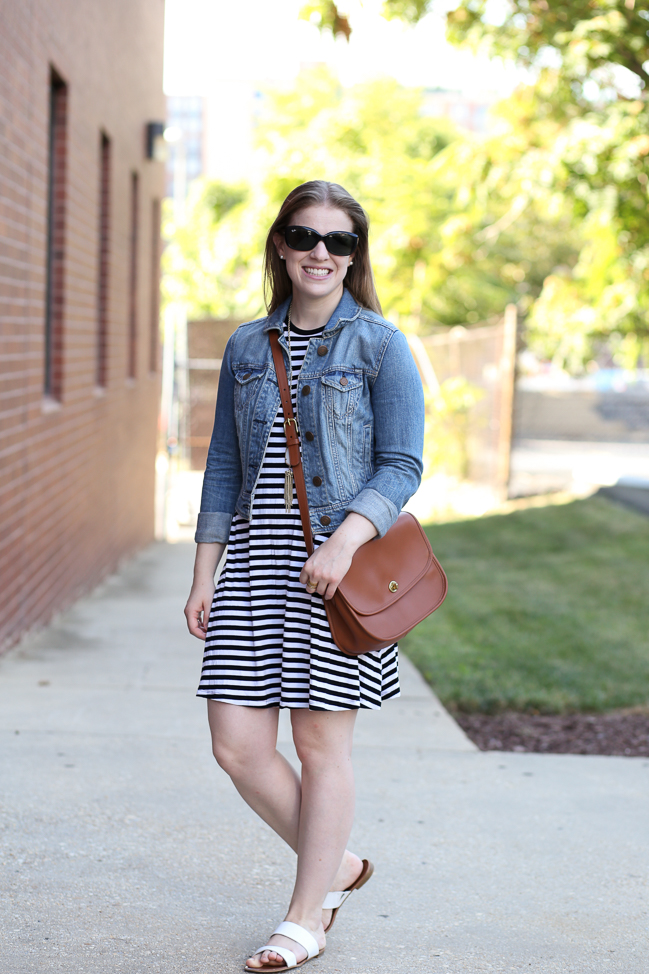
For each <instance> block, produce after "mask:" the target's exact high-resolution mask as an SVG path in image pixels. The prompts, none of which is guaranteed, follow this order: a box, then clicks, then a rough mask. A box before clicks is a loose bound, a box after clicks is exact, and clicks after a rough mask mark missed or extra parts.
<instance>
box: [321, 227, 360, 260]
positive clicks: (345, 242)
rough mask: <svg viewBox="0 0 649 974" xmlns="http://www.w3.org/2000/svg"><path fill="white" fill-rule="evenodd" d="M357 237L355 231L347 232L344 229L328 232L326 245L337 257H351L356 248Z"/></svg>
mask: <svg viewBox="0 0 649 974" xmlns="http://www.w3.org/2000/svg"><path fill="white" fill-rule="evenodd" d="M356 241H357V238H356V236H355V235H354V234H353V233H345V231H344V230H335V231H334V232H333V233H328V234H327V236H326V237H325V245H326V247H327V250H328V251H329V253H330V254H335V255H336V257H349V255H350V254H353V253H354V250H355V249H356Z"/></svg>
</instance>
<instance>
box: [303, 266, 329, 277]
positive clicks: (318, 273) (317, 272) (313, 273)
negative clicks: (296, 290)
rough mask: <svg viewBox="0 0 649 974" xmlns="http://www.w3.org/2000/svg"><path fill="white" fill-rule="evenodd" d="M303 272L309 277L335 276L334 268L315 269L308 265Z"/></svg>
mask: <svg viewBox="0 0 649 974" xmlns="http://www.w3.org/2000/svg"><path fill="white" fill-rule="evenodd" d="M302 270H303V271H304V272H305V273H306V274H308V275H309V277H329V275H330V274H333V268H331V267H314V266H313V265H308V266H306V267H302Z"/></svg>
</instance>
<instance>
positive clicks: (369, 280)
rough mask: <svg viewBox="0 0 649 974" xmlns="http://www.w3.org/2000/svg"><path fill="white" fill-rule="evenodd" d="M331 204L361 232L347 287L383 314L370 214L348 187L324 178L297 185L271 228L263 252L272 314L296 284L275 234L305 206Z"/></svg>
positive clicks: (367, 305) (361, 302)
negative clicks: (373, 259)
mask: <svg viewBox="0 0 649 974" xmlns="http://www.w3.org/2000/svg"><path fill="white" fill-rule="evenodd" d="M314 204H318V205H321V206H330V207H331V208H332V209H336V210H342V211H343V213H346V214H347V216H348V217H349V218H350V220H351V221H352V225H353V227H354V233H357V234H358V244H357V246H356V250H355V251H354V263H353V264H352V265H351V267H350V268H349V269H348V271H347V275H346V277H345V287H346V288H347V290H348V291H349V292H350V294H351V295H352V297H353V298H354V300H355V301H356V302H357V303H358V304H360V305H361V307H363V308H369V309H370V311H375V312H376V313H377V314H378V315H382V314H383V312H382V311H381V304H380V302H379V296H378V294H377V293H376V287H375V286H374V275H373V274H372V265H371V264H370V250H369V244H368V232H369V226H370V221H369V219H368V216H367V213H366V212H365V210H364V209H363V207H362V206H361V205H360V203H357V202H356V200H355V199H354V197H353V196H351V195H350V194H349V193H348V192H347V190H346V189H343V187H342V186H339V185H338V183H327V182H325V181H324V179H312V180H311V181H310V182H308V183H302V185H301V186H296V187H295V189H294V190H291V192H290V193H289V194H288V196H287V197H286V199H285V200H284V202H283V203H282V205H281V208H280V211H279V213H278V214H277V217H276V218H275V222H274V223H273V225H272V227H271V228H270V230H269V231H268V237H267V238H266V250H265V253H264V297H265V300H266V308H267V309H268V314H272V313H273V311H275V309H276V308H278V307H279V306H280V304H282V302H283V301H285V300H286V298H288V297H290V295H291V294H292V293H293V283H292V281H291V279H290V277H289V276H288V271H287V270H286V264H285V263H284V261H282V260H280V257H279V254H278V253H277V250H276V249H275V244H274V242H273V237H274V235H275V234H276V233H279V234H281V233H282V232H283V231H284V230H285V229H286V227H288V226H290V225H291V218H292V216H293V214H294V213H296V212H297V211H298V210H301V209H302V207H304V206H313V205H314Z"/></svg>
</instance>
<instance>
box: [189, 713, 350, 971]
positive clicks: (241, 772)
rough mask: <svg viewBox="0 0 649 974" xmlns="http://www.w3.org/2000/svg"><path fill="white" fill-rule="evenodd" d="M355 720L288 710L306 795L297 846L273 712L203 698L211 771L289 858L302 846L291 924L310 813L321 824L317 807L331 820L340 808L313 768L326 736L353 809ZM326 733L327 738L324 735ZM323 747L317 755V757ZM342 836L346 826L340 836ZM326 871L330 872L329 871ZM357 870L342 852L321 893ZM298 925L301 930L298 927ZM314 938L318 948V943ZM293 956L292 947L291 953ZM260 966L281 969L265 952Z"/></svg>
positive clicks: (299, 897)
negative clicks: (214, 766)
mask: <svg viewBox="0 0 649 974" xmlns="http://www.w3.org/2000/svg"><path fill="white" fill-rule="evenodd" d="M355 716H356V711H343V712H342V713H340V714H339V713H333V714H332V713H315V712H312V711H308V710H295V711H292V717H293V735H294V738H295V742H296V747H297V749H298V754H299V755H300V758H301V760H302V762H303V769H302V775H303V783H305V784H306V789H307V794H308V795H309V798H308V799H307V803H306V805H305V809H306V815H305V818H304V826H305V835H304V839H303V840H301V836H300V833H301V804H302V785H301V784H300V780H299V778H298V776H297V774H296V773H295V771H294V769H293V768H292V766H291V765H290V764H289V763H288V761H287V760H286V759H285V758H284V756H283V755H281V754H280V753H279V752H278V751H277V749H276V744H277V724H278V719H279V709H277V708H261V707H242V706H239V705H236V704H228V703H221V702H219V701H215V700H208V719H209V724H210V730H211V733H212V747H213V751H214V756H215V757H216V760H217V762H218V763H219V765H220V766H221V767H222V768H223V770H224V771H226V772H227V774H229V775H230V777H231V778H232V781H233V784H234V786H235V787H236V789H237V791H238V792H239V794H240V795H241V797H242V798H243V799H244V801H245V802H246V803H247V804H248V805H250V807H251V808H252V809H253V810H254V811H255V812H256V813H257V814H258V815H259V816H260V818H262V819H263V820H264V821H265V822H266V823H267V824H268V825H270V827H271V828H272V829H274V831H275V832H277V834H278V835H279V836H281V838H283V839H284V841H285V842H286V843H287V844H288V845H289V846H290V847H291V848H292V849H293V850H294V851H295V852H299V850H300V842H301V841H304V846H305V853H306V858H305V860H304V862H303V863H300V859H301V858H303V857H302V856H300V859H298V879H297V881H296V885H295V892H294V896H293V900H292V901H291V910H293V908H294V903H295V911H296V912H295V914H294V913H293V912H290V913H289V915H288V917H287V919H291V920H294V922H296V923H297V922H299V920H296V919H295V915H297V914H301V912H302V911H303V909H304V907H303V901H304V896H305V892H306V896H307V898H308V895H309V889H310V886H311V874H312V868H311V867H312V859H313V852H312V839H311V837H312V835H313V834H314V833H315V834H317V821H316V818H317V814H320V815H322V814H323V812H324V816H325V818H326V817H327V815H326V811H324V808H325V807H326V806H327V805H328V804H331V805H332V806H333V807H332V818H333V819H337V816H338V811H339V810H340V807H341V806H340V802H339V801H338V793H337V791H336V790H335V789H337V788H338V777H337V775H336V774H334V775H333V779H334V793H333V802H332V801H331V800H330V798H331V796H329V795H328V785H327V780H328V779H329V778H331V777H332V776H331V775H330V774H329V773H325V774H324V775H320V774H319V773H318V767H319V766H320V765H321V764H323V763H324V765H325V771H328V770H330V769H328V768H327V765H329V762H330V758H329V743H328V742H329V738H330V737H332V741H333V744H334V745H335V747H334V755H333V757H334V759H335V763H338V761H339V760H340V755H339V754H338V753H337V752H338V750H339V749H340V746H341V745H342V752H343V754H342V757H343V760H342V766H343V769H344V772H345V773H344V775H343V777H344V779H345V782H344V783H346V784H347V787H348V786H349V783H351V806H352V808H353V777H350V773H351V760H350V754H351V734H352V732H353V725H354V720H355ZM339 723H340V724H341V727H344V726H345V725H347V724H350V723H351V728H349V729H348V730H343V731H341V730H338V729H337V724H339ZM323 729H324V730H326V731H327V733H325V734H321V733H319V730H323ZM331 731H333V732H334V733H333V734H331V733H330V732H331ZM314 744H315V746H314ZM323 745H324V754H323V753H322V748H323ZM305 772H306V775H305ZM320 793H322V795H323V798H324V802H322V806H323V807H322V808H320V807H319V806H320V804H321V803H320V801H319V797H318V796H319V794H320ZM314 799H315V800H314ZM314 813H315V814H314ZM349 827H351V826H349ZM348 832H349V828H348V829H347V834H348ZM307 836H308V837H309V838H307ZM343 848H344V843H343ZM315 856H316V859H318V858H319V853H318V852H316V854H315ZM316 866H317V867H318V869H317V870H316V871H317V872H319V871H320V869H321V866H320V864H319V863H316ZM328 868H329V872H330V871H331V866H329V867H328ZM361 868H362V866H361V861H360V859H359V858H358V856H355V855H354V854H353V853H351V852H349V851H347V850H344V852H343V854H342V855H341V856H340V857H339V859H338V864H337V868H336V870H335V875H334V877H333V880H332V881H330V883H329V885H328V886H326V888H325V893H326V892H327V891H328V890H329V889H337V890H338V889H345V888H346V887H347V886H349V885H350V884H351V883H353V881H354V880H355V879H356V877H357V876H358V875H359V873H360V871H361ZM322 881H324V880H323V879H322V877H320V878H319V879H318V885H321V882H322ZM318 895H319V894H318ZM323 898H324V894H323V895H322V896H321V897H320V903H322V899H323ZM321 916H322V919H323V921H324V925H325V926H326V925H327V923H328V922H329V918H330V916H331V913H330V911H324V912H323V913H322V914H321ZM301 925H302V926H304V925H305V924H301ZM322 939H323V943H324V938H322ZM278 943H279V944H282V943H283V944H284V946H288V947H289V948H290V949H291V950H293V949H294V948H295V944H294V943H292V942H290V941H289V940H287V939H286V938H284V939H283V940H282V939H280V940H278ZM299 952H300V948H298V953H299ZM302 954H303V952H302ZM251 960H252V964H251V966H256V965H258V964H260V959H259V958H257V957H256V958H254V959H252V958H251ZM263 963H265V964H268V963H275V964H283V963H284V961H283V960H282V958H281V957H280V955H278V954H273V955H272V960H270V958H268V957H266V956H264V961H263Z"/></svg>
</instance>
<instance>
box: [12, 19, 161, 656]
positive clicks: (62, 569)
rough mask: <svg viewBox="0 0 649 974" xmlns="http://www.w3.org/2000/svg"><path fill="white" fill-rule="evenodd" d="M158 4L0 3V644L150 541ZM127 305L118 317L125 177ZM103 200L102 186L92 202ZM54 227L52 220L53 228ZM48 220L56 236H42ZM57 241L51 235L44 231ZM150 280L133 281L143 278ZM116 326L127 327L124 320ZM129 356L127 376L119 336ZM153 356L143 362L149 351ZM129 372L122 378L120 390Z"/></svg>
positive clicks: (123, 282)
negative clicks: (54, 173)
mask: <svg viewBox="0 0 649 974" xmlns="http://www.w3.org/2000/svg"><path fill="white" fill-rule="evenodd" d="M163 15H164V4H163V0H110V2H105V3H98V2H97V0H21V2H20V3H18V2H16V0H0V25H1V30H0V117H1V118H2V125H0V645H3V646H6V645H9V644H10V643H11V642H13V641H15V640H16V638H18V636H19V635H20V634H21V633H22V632H23V631H24V630H25V629H27V628H30V627H32V626H34V625H37V624H40V623H43V622H45V621H46V620H47V619H48V618H49V617H51V615H52V614H53V613H54V612H56V611H57V610H59V609H61V608H63V607H64V606H65V605H67V604H69V603H70V602H71V601H72V600H73V599H74V598H75V597H77V596H78V595H79V594H80V593H82V592H83V591H86V590H87V589H89V588H90V587H91V586H92V585H94V584H95V583H96V582H97V581H98V580H99V579H100V578H101V577H102V576H103V575H105V574H106V573H107V572H108V571H110V570H111V569H113V568H114V567H115V566H116V565H117V564H118V562H119V561H120V559H121V558H122V557H124V556H125V555H126V554H128V553H129V552H132V551H134V550H135V549H137V548H138V547H140V546H142V545H144V544H145V543H146V542H147V541H148V540H149V539H150V538H151V537H152V534H153V494H154V491H153V486H154V455H155V446H156V423H157V411H158V395H159V374H158V372H157V370H156V371H151V364H152V358H153V360H155V363H156V366H157V360H158V355H157V354H154V355H152V340H153V342H155V340H156V336H155V334H152V330H153V328H154V318H155V314H156V312H155V308H156V307H157V297H156V295H155V293H154V289H153V286H152V282H153V281H154V279H155V278H156V274H155V273H154V270H153V268H154V263H155V254H154V246H155V243H154V228H153V226H152V221H153V219H154V216H155V210H156V207H155V206H154V202H153V201H154V200H156V199H159V198H160V197H161V195H162V192H163V185H164V184H163V181H164V173H163V166H162V165H161V164H160V163H156V162H153V161H148V160H146V159H145V140H144V128H145V124H146V123H147V122H148V121H156V120H162V119H164V99H163V95H162V40H163ZM52 69H54V71H55V72H56V74H57V75H58V76H59V77H60V78H61V79H62V80H63V81H64V82H65V83H66V85H67V98H66V104H65V113H66V147H65V187H64V213H63V214H61V213H59V214H58V215H57V221H59V222H60V225H61V226H62V230H61V239H60V240H57V241H56V242H55V243H56V248H57V251H59V250H60V251H61V252H62V254H63V257H62V263H63V266H62V273H61V274H60V290H61V293H60V294H57V295H56V298H57V301H59V302H60V305H58V306H59V307H60V308H61V316H60V342H59V345H60V347H59V348H58V350H57V349H54V352H55V354H56V355H57V362H58V364H56V366H55V368H54V372H53V377H54V382H53V387H52V393H53V396H52V397H49V398H48V397H46V396H44V387H45V386H44V384H45V314H46V309H45V301H46V253H47V208H48V207H47V201H48V129H49V91H50V77H51V71H52ZM102 132H104V133H105V134H106V135H107V136H108V137H109V138H110V163H111V166H110V168H111V173H110V187H109V189H108V196H109V200H110V214H109V219H108V228H109V245H108V255H107V265H108V266H107V270H106V267H105V266H104V280H105V281H107V288H108V293H107V294H106V295H104V304H103V307H104V309H105V322H104V325H105V352H106V361H105V369H104V371H103V375H102V376H101V378H102V379H103V380H104V382H103V387H102V388H99V387H98V386H97V379H98V343H99V342H100V341H101V340H102V336H101V328H100V321H99V310H98V309H99V293H98V292H99V285H100V280H99V278H100V253H99V251H100V232H99V230H100V228H99V221H100V212H101V211H100V193H101V191H102V186H101V133H102ZM133 173H137V174H138V197H139V200H138V202H139V209H138V234H137V247H138V251H137V266H138V271H139V272H138V275H137V293H136V295H135V308H134V309H132V308H130V307H129V274H130V266H132V265H131V263H130V253H129V246H130V236H131V230H132V220H131V212H130V203H131V186H132V174H133ZM105 191H106V187H105V186H104V192H105ZM61 221H62V222H61ZM59 222H57V228H58V227H59ZM57 232H58V229H57ZM148 269H150V270H148ZM133 310H134V314H133ZM131 322H134V323H135V329H136V336H135V354H134V361H133V363H130V362H129V359H130V357H131V356H130V349H129V329H130V325H131ZM154 351H155V350H154ZM129 372H133V377H129Z"/></svg>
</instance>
